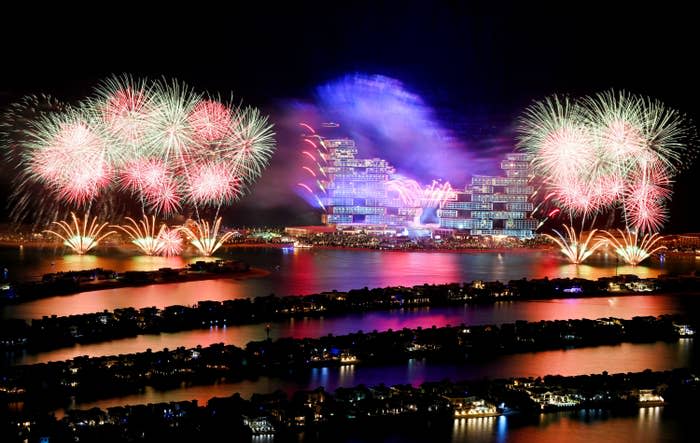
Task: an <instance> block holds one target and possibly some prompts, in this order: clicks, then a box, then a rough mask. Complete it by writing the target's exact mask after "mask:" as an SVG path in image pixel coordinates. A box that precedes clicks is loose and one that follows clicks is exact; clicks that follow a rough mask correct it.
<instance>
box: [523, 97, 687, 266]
mask: <svg viewBox="0 0 700 443" xmlns="http://www.w3.org/2000/svg"><path fill="white" fill-rule="evenodd" d="M519 131H520V142H519V145H518V146H519V148H520V149H521V150H524V151H525V152H527V153H529V154H531V155H532V157H533V158H534V160H533V167H534V168H535V172H536V174H537V175H538V176H540V177H542V180H543V182H544V186H545V187H546V188H548V189H549V190H550V191H551V193H550V194H549V196H551V200H552V201H553V202H555V203H556V205H557V206H559V207H560V208H561V209H562V210H566V211H567V212H568V213H569V215H570V216H571V217H572V218H573V216H574V215H581V216H582V219H583V220H582V226H583V222H584V221H585V219H586V218H587V217H592V219H593V220H595V215H597V214H598V213H600V212H603V211H608V210H612V211H616V210H618V209H619V210H621V212H622V219H623V221H624V224H625V228H626V230H628V231H635V232H637V231H640V232H646V233H651V232H655V231H658V230H660V229H661V227H662V226H663V223H664V221H665V220H666V217H667V211H666V206H665V205H666V202H667V201H668V200H669V198H670V195H671V183H672V178H673V176H674V175H675V174H676V173H677V172H678V171H679V170H680V169H681V168H682V167H683V165H684V163H685V164H687V163H689V162H685V161H684V160H685V159H686V158H688V157H689V155H688V154H690V152H689V151H688V149H687V147H686V142H687V139H688V132H689V129H688V126H687V124H686V121H685V119H684V118H683V116H682V115H680V114H679V113H678V112H676V111H674V110H671V109H668V108H666V107H664V106H663V104H661V103H660V102H658V101H656V100H652V99H649V98H644V97H639V96H635V95H632V94H629V93H625V92H614V91H608V92H605V93H601V94H597V95H595V96H593V97H587V98H583V99H581V100H577V101H572V100H569V99H568V98H565V97H556V96H554V97H551V98H548V99H546V100H544V101H541V102H537V103H535V104H534V105H532V106H531V107H529V108H528V109H527V110H526V111H525V113H524V115H523V117H522V118H521V120H520V128H519ZM551 213H552V211H550V214H551ZM592 223H593V222H592ZM569 231H570V232H569ZM557 234H559V233H558V232H557ZM567 234H568V235H567V237H564V236H562V235H561V234H559V235H558V238H554V237H552V239H553V240H555V241H556V243H557V244H559V245H560V246H561V247H562V249H563V250H564V253H565V254H566V255H567V256H568V257H569V259H570V260H571V261H572V262H574V263H578V262H580V261H582V260H583V259H585V257H586V256H587V255H586V254H585V253H583V252H582V249H581V245H582V242H580V241H579V239H578V237H577V236H576V235H575V232H574V231H573V229H571V228H567ZM550 237H551V236H550ZM589 240H590V239H589ZM567 242H568V244H567ZM585 243H590V242H585ZM585 249H587V250H588V251H590V250H594V249H595V248H588V246H586V248H585ZM623 249H624V248H623ZM630 254H631V253H630ZM632 255H634V254H632ZM642 255H643V254H642ZM639 257H640V256H639V255H637V256H636V258H633V259H631V260H632V261H637V262H638V258H639Z"/></svg>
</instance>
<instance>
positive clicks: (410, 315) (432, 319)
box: [14, 288, 700, 364]
mask: <svg viewBox="0 0 700 443" xmlns="http://www.w3.org/2000/svg"><path fill="white" fill-rule="evenodd" d="M141 289H145V288H141ZM611 300H613V302H611ZM60 307H62V306H59V307H58V308H60ZM73 308H74V307H73ZM693 310H695V311H698V310H700V299H697V298H696V297H693V296H681V297H679V296H675V297H674V296H666V295H653V296H649V295H647V296H628V297H616V298H614V299H607V298H585V299H555V300H545V301H529V302H501V303H495V304H492V305H477V306H463V307H462V306H460V307H456V306H455V307H444V308H420V309H412V310H394V311H379V312H369V313H365V314H350V315H345V316H340V317H329V318H303V319H293V318H292V319H289V320H286V321H281V322H273V323H270V338H272V339H277V338H281V337H293V338H306V337H322V336H324V335H327V334H333V335H345V334H349V333H353V332H357V331H358V330H363V331H365V332H367V331H371V330H374V329H376V330H379V331H385V330H388V329H393V330H400V329H403V328H417V327H423V328H429V327H431V326H433V325H435V326H438V327H440V326H446V325H453V326H457V325H459V324H462V323H465V324H470V325H483V324H501V323H511V322H514V321H516V320H527V321H540V320H561V319H568V318H603V317H618V318H632V317H634V316H635V315H652V316H657V315H661V314H674V313H681V312H684V311H693ZM265 338H267V331H266V329H265V325H261V324H256V325H241V326H228V327H225V328H224V327H221V328H219V327H212V328H209V329H197V330H193V331H183V332H177V333H165V334H157V335H139V336H136V337H131V338H125V339H121V340H113V341H108V342H102V343H95V344H87V345H77V346H73V347H71V348H65V349H57V350H54V351H48V352H42V353H38V354H20V355H17V356H15V358H14V363H15V364H30V363H39V362H46V361H57V360H68V359H71V358H74V357H77V356H80V355H91V356H101V355H113V354H128V353H133V352H142V351H145V350H146V349H148V348H150V349H153V350H159V349H163V348H169V349H172V348H176V347H178V346H185V347H187V348H192V347H195V346H197V345H202V346H208V345H210V344H213V343H226V344H233V345H236V346H244V345H245V344H247V343H248V342H250V341H256V340H264V339H265ZM689 342H690V341H689V340H685V341H683V343H681V346H680V347H679V353H681V354H683V355H681V358H684V359H685V358H690V357H689V355H688V352H689V350H688V349H689Z"/></svg>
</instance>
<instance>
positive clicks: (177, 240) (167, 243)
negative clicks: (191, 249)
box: [158, 227, 183, 257]
mask: <svg viewBox="0 0 700 443" xmlns="http://www.w3.org/2000/svg"><path fill="white" fill-rule="evenodd" d="M158 245H159V248H158V253H159V254H160V255H162V256H165V257H172V256H175V255H180V254H181V253H182V247H183V245H182V236H181V235H180V231H179V230H178V229H170V228H167V227H166V228H164V229H161V230H160V232H159V233H158Z"/></svg>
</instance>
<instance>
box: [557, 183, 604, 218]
mask: <svg viewBox="0 0 700 443" xmlns="http://www.w3.org/2000/svg"><path fill="white" fill-rule="evenodd" d="M552 188H553V189H554V192H555V196H554V198H555V199H556V200H557V202H558V203H559V204H560V205H561V206H562V207H564V208H566V209H568V210H569V211H571V212H573V213H575V214H591V213H593V212H595V211H596V210H597V209H598V207H599V205H598V203H599V202H598V200H597V199H596V198H595V196H594V194H593V193H592V192H591V191H592V189H591V187H590V186H589V184H588V183H585V182H584V181H582V180H579V179H578V178H577V177H573V176H572V177H567V178H561V179H560V180H559V181H557V182H556V183H553V184H552Z"/></svg>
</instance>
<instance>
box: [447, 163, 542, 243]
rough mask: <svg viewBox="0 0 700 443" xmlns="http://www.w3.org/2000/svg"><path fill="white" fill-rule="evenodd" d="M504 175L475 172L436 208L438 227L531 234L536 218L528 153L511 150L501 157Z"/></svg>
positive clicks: (520, 234) (503, 234) (482, 233)
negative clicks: (477, 173) (468, 181)
mask: <svg viewBox="0 0 700 443" xmlns="http://www.w3.org/2000/svg"><path fill="white" fill-rule="evenodd" d="M501 169H502V170H503V171H504V173H505V176H475V177H472V180H471V184H470V185H467V186H466V188H465V190H464V191H461V192H457V199H456V200H455V201H447V202H445V203H444V204H443V205H442V206H441V208H440V209H438V218H439V220H440V227H442V228H448V229H456V230H459V231H464V232H466V233H468V234H469V235H477V236H481V235H492V236H509V237H518V238H530V237H533V236H534V235H535V230H536V229H537V225H538V223H539V221H538V220H536V219H533V218H531V214H532V210H533V204H532V202H531V201H530V200H531V196H532V195H533V193H534V188H533V186H532V184H531V180H532V177H533V174H532V169H531V168H530V159H529V157H528V154H518V153H511V154H506V158H505V159H504V160H502V161H501Z"/></svg>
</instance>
